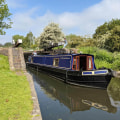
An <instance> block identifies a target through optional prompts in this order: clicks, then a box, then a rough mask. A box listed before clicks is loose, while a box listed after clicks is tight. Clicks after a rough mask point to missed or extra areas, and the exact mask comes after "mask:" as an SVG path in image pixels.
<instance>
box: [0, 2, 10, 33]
mask: <svg viewBox="0 0 120 120" xmlns="http://www.w3.org/2000/svg"><path fill="white" fill-rule="evenodd" d="M10 16H11V13H9V9H8V5H7V4H6V3H5V0H0V35H3V34H5V33H6V32H5V31H4V29H8V28H11V24H12V22H11V19H10V18H9V17H10Z"/></svg>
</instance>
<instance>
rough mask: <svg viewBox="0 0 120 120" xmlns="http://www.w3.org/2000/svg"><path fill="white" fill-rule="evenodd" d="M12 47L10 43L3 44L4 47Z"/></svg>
mask: <svg viewBox="0 0 120 120" xmlns="http://www.w3.org/2000/svg"><path fill="white" fill-rule="evenodd" d="M11 46H12V43H11V42H7V43H5V44H4V47H11Z"/></svg>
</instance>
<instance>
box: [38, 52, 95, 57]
mask: <svg viewBox="0 0 120 120" xmlns="http://www.w3.org/2000/svg"><path fill="white" fill-rule="evenodd" d="M62 55H63V56H68V55H71V56H78V55H81V56H82V55H86V56H93V57H94V55H92V54H83V53H82V54H81V53H80V54H55V55H37V56H62Z"/></svg>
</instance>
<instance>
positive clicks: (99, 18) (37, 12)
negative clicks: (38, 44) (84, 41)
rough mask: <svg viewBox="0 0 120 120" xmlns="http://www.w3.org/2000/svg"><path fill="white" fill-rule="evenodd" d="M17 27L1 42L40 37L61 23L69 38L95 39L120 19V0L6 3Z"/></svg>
mask: <svg viewBox="0 0 120 120" xmlns="http://www.w3.org/2000/svg"><path fill="white" fill-rule="evenodd" d="M6 1H7V4H8V7H9V9H10V12H11V13H12V16H11V19H12V21H13V25H12V28H11V29H8V30H6V32H7V33H6V35H0V43H2V44H4V43H6V42H11V41H12V36H13V35H16V34H19V35H24V36H25V35H26V34H27V33H28V32H30V31H32V32H33V34H34V35H35V37H38V36H40V34H41V32H43V29H44V28H45V26H47V25H48V24H49V23H50V22H55V23H58V24H59V26H60V28H62V31H63V32H64V34H65V35H68V34H71V33H72V34H76V35H80V36H85V35H87V36H92V34H93V33H94V32H95V29H96V28H97V27H98V26H100V25H102V24H103V23H104V22H106V21H107V22H108V21H110V20H112V19H116V18H117V19H120V13H119V11H120V0H6Z"/></svg>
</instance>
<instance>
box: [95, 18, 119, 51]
mask: <svg viewBox="0 0 120 120" xmlns="http://www.w3.org/2000/svg"><path fill="white" fill-rule="evenodd" d="M93 38H94V39H96V43H97V47H100V48H105V49H107V50H109V51H112V52H114V51H119V50H120V19H116V20H115V19H112V20H111V21H110V22H105V23H104V24H103V25H101V26H99V27H98V28H97V29H96V31H95V34H94V35H93Z"/></svg>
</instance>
